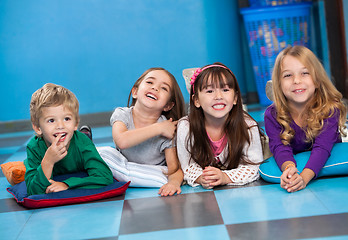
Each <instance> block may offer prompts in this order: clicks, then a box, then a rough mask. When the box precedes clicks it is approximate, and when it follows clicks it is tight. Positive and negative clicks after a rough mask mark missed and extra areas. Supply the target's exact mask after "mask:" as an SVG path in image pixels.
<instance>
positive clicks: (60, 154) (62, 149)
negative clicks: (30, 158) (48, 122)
mask: <svg viewBox="0 0 348 240" xmlns="http://www.w3.org/2000/svg"><path fill="white" fill-rule="evenodd" d="M60 137H61V136H60V135H59V136H57V137H56V138H55V139H54V141H53V142H52V144H51V146H50V147H49V148H48V149H47V151H46V153H45V158H46V157H47V159H49V161H50V162H51V163H53V164H55V163H56V162H59V161H60V160H62V159H63V158H64V157H65V156H66V155H67V154H68V151H67V149H66V144H65V143H60V142H59V139H60Z"/></svg>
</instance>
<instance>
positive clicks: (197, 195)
mask: <svg viewBox="0 0 348 240" xmlns="http://www.w3.org/2000/svg"><path fill="white" fill-rule="evenodd" d="M248 110H249V112H250V113H251V114H252V116H253V117H254V118H255V119H256V120H257V121H259V123H260V124H261V126H263V112H264V108H262V107H260V106H258V105H251V106H248ZM32 136H33V132H32V131H28V132H14V133H8V134H0V164H1V163H4V162H9V161H22V160H23V159H25V157H26V152H25V146H26V143H27V142H28V140H29V139H30V138H31V137H32ZM93 138H94V142H95V144H96V145H97V146H107V145H113V143H112V138H111V127H109V126H105V127H99V128H94V129H93ZM9 186H10V185H9V183H8V182H7V180H6V178H5V177H4V176H3V174H2V172H1V173H0V239H6V240H9V239H26V240H28V239H36V240H37V239H65V240H66V239H120V240H124V239H166V240H170V239H219V240H223V239H348V177H332V178H327V179H318V180H316V181H314V182H312V183H311V184H309V185H308V186H307V188H306V189H305V190H302V191H299V192H295V193H291V194H289V193H287V192H285V191H284V190H282V189H281V188H280V187H279V185H278V184H268V183H265V182H264V181H262V180H258V181H257V182H254V183H251V184H249V185H247V186H243V187H220V188H216V189H214V190H204V189H203V188H201V187H197V188H192V187H189V186H183V187H182V191H183V192H182V194H180V195H178V196H173V197H159V196H158V195H157V191H158V189H151V188H128V190H127V191H126V193H125V195H122V196H119V197H115V198H111V199H107V200H104V201H97V202H91V203H85V204H76V205H70V206H61V207H52V208H44V209H36V210H30V209H25V208H23V207H22V206H20V205H18V204H17V203H16V202H15V200H14V199H13V198H12V195H11V194H9V193H8V192H7V191H6V188H7V187H9Z"/></svg>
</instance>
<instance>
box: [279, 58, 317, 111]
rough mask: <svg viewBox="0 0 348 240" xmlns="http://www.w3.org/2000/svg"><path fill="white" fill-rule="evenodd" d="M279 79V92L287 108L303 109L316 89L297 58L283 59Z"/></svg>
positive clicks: (306, 70) (308, 73)
mask: <svg viewBox="0 0 348 240" xmlns="http://www.w3.org/2000/svg"><path fill="white" fill-rule="evenodd" d="M280 79H281V80H280V85H281V90H282V92H283V94H284V96H285V97H286V99H287V101H288V103H289V107H291V108H295V109H303V108H304V107H305V106H306V104H307V103H308V102H309V101H310V100H311V99H312V97H313V96H314V92H315V89H316V87H315V84H314V81H313V79H312V76H311V74H310V72H309V71H308V69H307V68H306V67H305V66H304V65H303V64H302V63H301V62H300V61H299V60H298V59H297V58H295V57H293V56H290V55H287V56H285V57H284V59H283V63H282V71H281V76H280Z"/></svg>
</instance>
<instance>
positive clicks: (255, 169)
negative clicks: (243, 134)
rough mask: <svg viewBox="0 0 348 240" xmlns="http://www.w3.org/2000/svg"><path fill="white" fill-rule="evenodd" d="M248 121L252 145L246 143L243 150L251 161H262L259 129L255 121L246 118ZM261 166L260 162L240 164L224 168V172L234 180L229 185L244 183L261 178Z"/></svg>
mask: <svg viewBox="0 0 348 240" xmlns="http://www.w3.org/2000/svg"><path fill="white" fill-rule="evenodd" d="M246 123H247V124H248V126H249V127H250V128H249V137H250V145H246V146H245V147H244V149H243V152H244V154H245V156H246V159H247V160H248V161H249V162H252V163H261V162H262V161H263V154H262V145H261V139H260V133H259V130H258V128H257V126H256V123H255V122H254V121H252V120H246ZM259 166H260V165H259V164H258V165H251V164H247V165H242V164H240V165H239V166H238V167H237V168H235V169H231V170H224V171H223V172H224V173H226V174H227V176H228V177H229V178H230V179H231V181H232V183H229V184H228V185H244V184H247V183H250V182H253V181H255V180H257V179H258V178H259Z"/></svg>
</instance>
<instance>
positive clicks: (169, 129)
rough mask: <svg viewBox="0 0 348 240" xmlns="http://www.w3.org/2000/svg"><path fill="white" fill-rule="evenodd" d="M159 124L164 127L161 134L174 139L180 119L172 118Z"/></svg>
mask: <svg viewBox="0 0 348 240" xmlns="http://www.w3.org/2000/svg"><path fill="white" fill-rule="evenodd" d="M159 124H160V125H161V129H162V134H161V135H162V136H163V137H166V138H168V139H172V138H173V137H174V135H175V131H176V125H177V124H178V121H173V119H172V118H170V119H169V120H166V121H163V122H160V123H159Z"/></svg>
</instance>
